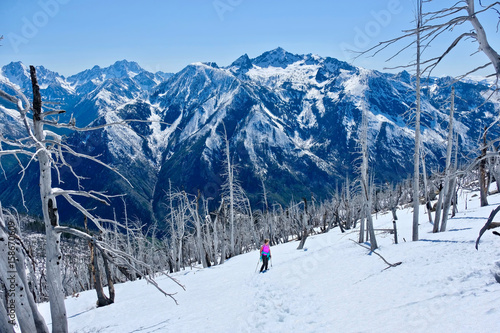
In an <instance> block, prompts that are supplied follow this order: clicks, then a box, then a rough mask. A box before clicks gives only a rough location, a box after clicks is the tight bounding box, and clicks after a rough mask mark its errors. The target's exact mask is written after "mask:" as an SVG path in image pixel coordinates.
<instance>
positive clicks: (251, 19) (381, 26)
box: [0, 0, 500, 76]
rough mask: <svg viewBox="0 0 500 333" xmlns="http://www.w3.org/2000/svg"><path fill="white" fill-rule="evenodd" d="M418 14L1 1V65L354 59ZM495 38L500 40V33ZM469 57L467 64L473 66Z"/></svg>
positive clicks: (222, 3)
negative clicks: (273, 54) (285, 54)
mask: <svg viewBox="0 0 500 333" xmlns="http://www.w3.org/2000/svg"><path fill="white" fill-rule="evenodd" d="M439 2H442V3H443V5H444V4H445V3H446V2H448V1H439ZM454 2H455V1H454V0H453V1H451V3H454ZM413 8H414V1H413V0H352V1H332V0H309V1H299V0H272V1H269V0H162V1H160V0H142V1H139V0H134V1H130V0H121V1H112V0H1V2H0V35H3V36H4V40H3V41H2V42H1V44H2V46H1V47H0V66H3V65H5V64H8V63H9V62H11V61H22V62H24V63H25V64H34V65H43V66H45V67H47V68H48V69H51V70H54V71H57V72H59V73H61V74H63V75H65V76H69V75H72V74H76V73H78V72H80V71H82V70H84V69H88V68H91V67H93V66H94V65H99V66H101V67H106V66H109V65H111V64H112V63H114V62H115V61H117V60H122V59H127V60H130V61H136V62H138V63H139V65H141V66H142V67H143V68H145V69H147V70H149V71H158V70H162V71H167V72H177V71H179V70H181V69H182V68H184V67H185V66H186V65H188V64H189V63H192V62H196V61H215V62H217V63H218V64H219V65H221V66H226V65H229V64H230V63H231V62H232V61H234V60H235V59H237V58H238V57H239V56H241V55H242V54H245V53H247V54H248V55H249V56H250V57H251V58H252V57H256V56H258V55H260V54H262V53H263V52H265V51H268V50H271V49H274V48H276V47H278V46H281V47H283V48H284V49H286V50H287V51H289V52H292V53H298V54H307V53H314V54H318V55H320V56H324V57H326V56H331V57H335V58H338V59H340V60H345V61H350V59H349V58H350V57H351V55H350V53H348V52H346V51H345V49H346V48H353V49H358V50H361V49H364V48H366V47H369V46H372V45H374V44H376V43H377V42H379V41H382V40H386V39H389V38H392V37H395V36H398V35H399V34H400V32H401V30H403V29H408V28H412V27H413V23H412V22H411V21H412V19H413V17H414V10H413ZM491 22H495V17H493V19H492V20H491ZM490 40H493V41H495V42H498V41H499V40H500V38H499V35H498V33H495V30H494V29H493V32H492V34H491V37H490ZM469 44H470V43H469ZM497 45H498V43H497ZM472 52H473V50H472V51H470V50H466V51H465V52H462V54H460V56H462V57H465V61H467V62H472V61H473V60H469V57H468V56H469V54H470V53H472ZM411 53H412V52H409V53H407V54H403V55H402V57H400V58H398V59H397V61H394V62H391V63H389V64H387V63H384V60H385V59H386V58H387V57H388V56H390V55H391V52H390V51H389V52H386V53H384V54H383V55H380V56H377V57H374V58H367V57H364V58H361V59H358V60H356V61H355V62H354V64H355V65H358V66H363V67H366V68H373V69H379V70H382V69H383V67H384V66H396V65H401V64H407V63H408V62H409V61H410V60H411V56H412V54H411ZM450 59H451V60H450V61H449V64H448V66H442V67H441V68H440V69H439V71H437V72H436V73H435V74H437V75H443V74H457V68H458V69H460V70H462V67H463V66H462V64H463V62H464V59H463V58H460V57H455V58H450ZM474 59H478V61H479V62H480V63H481V64H482V63H484V62H486V61H487V59H486V58H485V56H483V55H482V54H480V55H476V56H474ZM474 61H475V60H474ZM479 62H478V63H479Z"/></svg>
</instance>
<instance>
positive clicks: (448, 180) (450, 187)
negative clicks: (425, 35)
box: [434, 86, 455, 232]
mask: <svg viewBox="0 0 500 333" xmlns="http://www.w3.org/2000/svg"><path fill="white" fill-rule="evenodd" d="M454 113H455V87H453V86H452V87H451V102H450V121H449V123H448V144H447V148H446V165H445V177H444V190H443V195H444V203H443V218H442V220H441V228H440V230H439V231H441V232H443V231H446V223H447V222H448V212H449V210H450V206H451V199H452V196H453V193H455V191H454V187H455V186H454V181H453V179H452V175H451V172H452V170H451V169H452V165H451V153H452V148H453V138H454V135H453V120H454V119H453V118H454ZM435 229H436V226H434V230H435Z"/></svg>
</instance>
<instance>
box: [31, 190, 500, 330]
mask: <svg viewBox="0 0 500 333" xmlns="http://www.w3.org/2000/svg"><path fill="white" fill-rule="evenodd" d="M459 200H460V204H459V210H460V212H459V213H458V214H457V216H456V217H454V218H452V219H450V220H449V221H448V229H449V230H448V231H446V232H443V233H437V234H433V233H432V225H430V224H429V223H428V222H427V216H426V215H425V214H424V209H423V207H422V210H421V215H420V221H421V223H420V241H417V242H411V241H409V240H410V239H411V225H412V212H411V210H410V209H404V210H399V211H398V217H399V220H398V234H399V244H397V245H396V244H394V241H393V236H392V235H391V234H389V233H386V232H382V231H378V232H377V241H378V243H379V246H380V248H379V249H378V250H377V251H376V252H377V253H379V254H380V255H382V256H383V257H384V258H385V259H386V260H387V261H388V262H390V263H393V264H394V263H397V262H401V264H400V265H399V266H396V267H391V268H388V265H386V264H385V263H384V261H383V260H382V259H381V258H379V257H378V256H377V255H375V254H373V253H370V252H369V251H368V250H367V249H365V248H363V247H361V246H359V245H358V244H356V243H355V242H353V241H352V240H356V239H357V230H352V231H349V232H346V233H344V234H342V233H341V232H340V230H339V229H338V228H336V229H333V230H331V231H330V232H329V233H327V234H320V235H315V236H311V237H310V238H308V239H307V241H306V244H305V249H304V250H301V251H299V250H296V248H297V245H298V242H297V241H292V242H290V243H287V244H282V245H278V246H273V247H272V248H271V252H272V267H271V268H270V270H269V271H267V272H266V273H263V274H259V273H256V268H257V266H258V265H259V264H260V263H259V261H258V252H257V251H254V252H251V253H247V254H244V255H240V256H237V257H233V258H231V259H230V260H228V261H227V262H226V263H225V264H223V265H221V266H215V267H212V268H207V269H200V268H198V267H195V268H193V269H187V270H185V271H182V272H179V273H176V274H173V275H172V276H173V277H174V278H176V279H178V280H179V281H180V282H181V283H182V284H183V285H184V286H185V288H186V290H185V291H184V290H182V289H181V288H180V287H178V286H176V285H175V284H174V283H172V282H171V281H170V280H169V279H168V278H166V277H158V278H157V281H158V282H159V284H160V286H161V287H163V288H165V289H166V290H167V291H169V292H177V294H176V295H175V298H176V299H177V301H178V302H179V305H175V304H174V302H173V301H172V300H170V299H168V298H165V297H164V296H163V295H161V294H160V293H159V292H158V291H156V289H155V288H154V287H153V286H151V285H148V284H147V283H146V282H145V281H136V282H131V283H124V284H120V285H116V286H115V289H116V295H117V296H116V302H115V304H113V305H110V306H107V307H104V308H99V309H97V308H96V307H95V300H96V295H95V292H93V291H89V292H84V293H81V294H80V295H79V296H78V297H73V298H68V299H67V300H66V306H67V309H68V318H69V326H70V331H71V332H75V333H77V332H78V333H83V332H102V333H128V332H145V333H147V332H178V333H183V332H186V333H189V332H219V333H225V332H228V333H235V332H248V333H254V332H255V333H257V332H262V331H267V332H276V333H278V332H284V333H285V332H286V333H288V332H304V333H306V332H314V333H316V332H343V333H349V332H370V333H375V332H381V333H382V332H383V333H387V332H399V333H403V332H408V333H415V332H425V333H434V332H436V333H442V332H456V333H459V332H464V333H469V332H497V331H498V330H499V329H500V310H499V308H498V304H499V302H500V284H499V283H496V282H495V279H494V276H493V274H492V272H493V271H500V266H499V263H500V250H499V244H500V237H498V236H495V235H493V234H492V233H491V232H490V231H488V232H486V233H485V234H484V235H483V238H482V240H481V243H480V245H479V251H476V249H475V248H474V243H475V239H476V238H477V236H478V233H479V230H480V229H481V227H482V226H483V225H484V223H485V222H486V220H487V217H488V215H489V214H490V212H491V210H492V209H493V208H494V207H496V205H498V204H500V195H494V196H491V197H489V201H490V204H491V206H488V207H483V208H480V207H479V199H478V197H477V195H473V193H467V192H464V193H462V194H461V195H460V198H459ZM465 204H466V205H467V210H465ZM391 216H392V215H391V214H379V215H377V216H374V222H375V227H376V228H377V229H385V228H392V222H391ZM40 309H41V311H42V313H43V314H44V316H45V318H46V320H47V322H49V323H50V316H49V306H48V304H41V305H40Z"/></svg>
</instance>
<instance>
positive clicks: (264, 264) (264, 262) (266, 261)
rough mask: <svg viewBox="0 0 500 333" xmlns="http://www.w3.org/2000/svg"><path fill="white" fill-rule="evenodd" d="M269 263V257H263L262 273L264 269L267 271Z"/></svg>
mask: <svg viewBox="0 0 500 333" xmlns="http://www.w3.org/2000/svg"><path fill="white" fill-rule="evenodd" d="M268 263H269V257H268V256H262V267H261V268H260V271H261V272H262V271H263V270H264V269H265V270H266V271H267V264H268Z"/></svg>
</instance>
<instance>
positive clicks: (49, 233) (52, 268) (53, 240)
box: [0, 66, 172, 332]
mask: <svg viewBox="0 0 500 333" xmlns="http://www.w3.org/2000/svg"><path fill="white" fill-rule="evenodd" d="M30 75H31V81H32V90H33V103H32V104H30V103H29V102H28V100H27V98H26V97H25V95H24V94H23V93H21V92H19V91H17V90H16V89H14V90H15V91H16V93H17V96H11V95H9V94H7V93H5V92H3V91H0V98H2V99H3V100H5V101H7V102H8V103H11V104H13V105H14V106H15V107H17V110H18V112H19V115H20V118H21V121H22V122H23V124H24V126H25V129H26V132H27V137H26V138H23V139H18V140H15V139H8V138H5V137H3V136H0V144H1V143H6V144H7V145H8V146H9V149H8V150H3V149H2V150H0V156H4V155H11V156H14V157H15V158H16V159H17V161H18V163H19V164H20V165H21V173H22V177H21V179H22V178H23V177H24V173H25V172H26V170H27V166H23V165H22V163H21V160H20V159H19V157H18V156H19V155H27V156H28V157H29V158H30V163H31V162H32V161H38V164H39V184H40V198H41V201H42V212H43V221H44V225H45V238H46V244H45V247H46V251H45V254H46V261H45V265H46V267H45V269H46V274H47V289H48V296H49V301H50V310H51V311H50V312H51V317H52V331H53V332H67V331H68V321H67V313H66V307H65V305H64V297H65V295H64V285H63V279H62V272H61V266H62V265H61V260H62V254H61V248H60V237H61V233H70V234H73V235H75V236H77V237H81V238H83V239H85V240H88V241H90V242H92V244H93V246H95V247H96V248H97V249H99V250H100V252H101V254H103V255H104V256H106V257H107V259H108V260H110V261H111V262H113V263H115V264H118V265H128V263H129V262H135V263H136V264H141V263H140V262H139V261H137V260H136V259H135V258H133V257H131V256H129V255H128V254H126V253H124V252H122V251H119V250H117V249H113V248H112V247H110V246H109V245H108V244H106V243H105V242H102V241H99V240H98V239H96V238H95V237H93V236H92V235H89V234H88V233H85V232H82V231H79V230H76V229H73V228H70V227H64V226H61V225H60V224H59V214H58V208H57V197H61V198H64V199H65V200H66V201H67V202H68V203H69V204H70V205H72V206H73V207H75V208H76V209H77V210H79V211H80V212H81V213H82V214H83V215H84V216H86V217H87V218H88V219H89V220H91V221H92V222H93V223H94V225H95V227H96V228H98V229H99V230H100V231H102V232H103V233H105V232H106V230H105V229H104V227H103V222H110V223H117V222H116V221H113V220H106V219H101V218H98V217H96V216H94V215H93V214H92V213H91V212H90V211H89V210H87V209H86V208H85V207H83V206H82V205H81V204H79V203H78V202H77V201H76V200H75V197H86V198H91V199H95V200H97V201H99V202H101V203H104V204H108V205H109V200H110V198H111V197H110V196H108V195H105V194H103V193H99V192H95V191H84V190H82V189H81V187H79V189H78V190H64V189H61V188H58V187H54V186H53V185H54V183H55V182H56V181H54V180H53V179H52V172H55V174H56V175H57V182H58V183H59V184H60V183H61V179H60V176H59V175H60V169H61V168H63V167H66V168H68V169H69V170H70V171H71V173H72V174H73V175H74V176H75V177H76V178H77V179H78V180H79V179H81V177H79V176H77V175H76V174H75V173H74V170H73V168H72V166H71V165H70V164H69V163H68V162H67V161H66V159H65V155H67V154H69V155H73V156H76V157H80V158H86V159H88V160H91V161H94V162H96V163H99V164H100V165H102V166H104V167H106V168H108V169H111V170H113V171H115V172H116V173H118V171H117V170H115V169H113V168H111V167H109V166H108V165H106V164H105V163H103V162H101V161H99V160H98V159H97V158H95V157H92V156H88V155H84V154H80V153H77V152H76V151H74V150H73V149H72V148H71V147H69V146H68V145H66V144H65V143H64V142H63V140H62V137H61V136H60V135H58V134H57V133H55V132H53V131H51V130H50V127H56V128H68V129H72V130H82V131H88V130H93V129H97V128H102V127H104V126H109V125H111V124H105V125H102V126H98V127H93V128H91V127H88V128H83V129H79V128H77V127H76V125H75V120H74V119H73V118H72V119H70V121H69V122H68V123H59V122H58V121H57V120H55V119H53V118H51V117H53V116H55V115H58V114H61V113H64V112H65V111H63V110H56V109H51V108H48V107H47V106H46V107H45V109H46V110H45V111H44V110H43V107H42V98H41V95H40V88H39V85H38V80H37V77H36V69H35V67H34V66H30ZM0 108H2V109H5V107H4V106H0ZM30 111H32V112H33V117H32V120H30V119H28V113H29V112H30ZM126 123H128V121H124V122H121V123H120V124H122V125H124V124H126ZM11 147H12V148H11ZM0 148H1V146H0ZM118 174H119V173H118ZM124 179H125V178H124ZM125 180H126V179H125ZM23 203H24V202H23ZM120 262H121V263H120ZM142 264H143V263H142ZM130 268H131V269H134V268H133V267H130ZM136 271H137V273H138V274H140V275H142V276H144V274H143V273H142V272H140V271H138V270H137V269H136ZM144 277H145V278H146V279H147V280H148V281H150V282H151V283H152V284H153V285H154V286H155V287H157V288H158V289H159V290H160V291H161V292H163V293H164V294H165V295H167V296H170V297H172V295H171V294H168V293H166V292H164V291H163V290H162V289H161V288H159V286H158V285H157V284H156V283H155V282H154V280H152V279H151V278H149V277H147V276H144ZM42 326H43V325H42Z"/></svg>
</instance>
